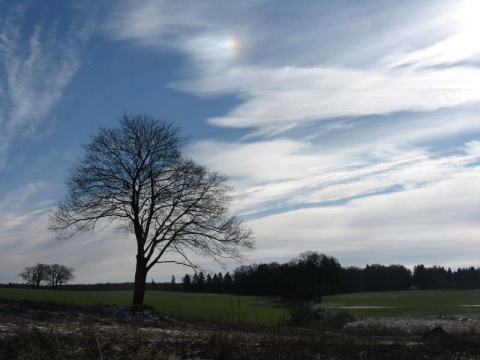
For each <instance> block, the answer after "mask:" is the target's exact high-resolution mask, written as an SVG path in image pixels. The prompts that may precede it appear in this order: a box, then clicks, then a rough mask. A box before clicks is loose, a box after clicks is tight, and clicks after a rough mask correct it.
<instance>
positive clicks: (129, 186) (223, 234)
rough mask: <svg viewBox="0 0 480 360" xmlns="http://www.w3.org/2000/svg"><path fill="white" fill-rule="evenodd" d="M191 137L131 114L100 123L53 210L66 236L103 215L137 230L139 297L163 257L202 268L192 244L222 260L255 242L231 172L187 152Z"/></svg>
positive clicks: (55, 226) (136, 299) (54, 225)
mask: <svg viewBox="0 0 480 360" xmlns="http://www.w3.org/2000/svg"><path fill="white" fill-rule="evenodd" d="M185 143H186V141H185V139H184V138H182V137H181V136H180V131H179V129H178V128H176V127H174V126H173V125H172V124H171V123H168V122H165V121H158V120H155V119H153V118H151V117H149V116H144V115H137V116H133V117H128V116H127V115H125V116H123V118H122V119H121V121H120V126H119V127H117V128H102V129H100V131H99V133H98V134H97V135H93V136H92V137H91V139H90V141H89V142H88V143H87V144H86V145H84V148H85V156H84V157H83V158H82V159H81V160H80V162H79V163H78V164H77V165H76V167H74V168H73V170H72V172H71V174H70V176H69V177H68V179H67V182H66V184H67V189H68V192H67V196H66V198H65V199H64V200H63V202H61V203H60V204H59V206H58V208H57V209H56V210H55V211H54V212H52V214H51V217H50V228H51V229H52V230H54V231H56V232H57V234H58V236H59V237H66V236H71V235H73V234H75V233H77V232H79V231H92V230H93V229H94V228H95V226H96V224H97V222H98V221H99V220H100V219H108V221H109V222H110V224H111V223H114V224H115V225H117V226H119V227H120V228H121V229H123V230H124V231H127V232H130V233H133V234H134V235H135V239H136V243H137V251H136V253H137V254H136V271H135V290H134V296H133V303H134V304H135V305H138V304H142V303H143V299H144V293H145V283H146V276H147V273H148V271H149V270H150V269H151V268H152V267H153V266H154V265H155V264H158V263H166V262H172V263H177V264H183V265H187V266H191V267H194V268H195V267H196V266H197V264H195V263H194V262H192V261H191V257H190V255H191V253H192V252H193V253H196V254H201V255H204V256H210V257H212V258H214V259H216V260H217V261H221V260H222V259H226V258H239V257H241V256H242V254H243V252H244V251H249V250H251V249H253V247H254V241H253V238H252V232H251V230H250V229H249V228H247V227H246V226H245V225H244V223H243V222H242V221H240V220H239V219H237V218H236V217H234V216H231V215H230V214H229V212H228V206H229V203H230V201H231V198H230V195H229V194H230V191H231V189H230V187H229V186H228V185H227V184H226V180H227V178H226V177H225V176H224V175H221V174H218V173H216V172H211V171H209V170H208V169H206V168H205V167H203V166H200V165H198V164H196V163H195V162H194V161H192V160H189V159H185V158H183V157H182V155H181V149H182V147H183V146H184V145H185ZM167 255H170V257H169V256H167Z"/></svg>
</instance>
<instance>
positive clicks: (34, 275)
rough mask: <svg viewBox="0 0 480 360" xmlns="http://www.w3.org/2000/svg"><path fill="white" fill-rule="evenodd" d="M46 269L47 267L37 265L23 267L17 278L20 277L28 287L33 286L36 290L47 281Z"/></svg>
mask: <svg viewBox="0 0 480 360" xmlns="http://www.w3.org/2000/svg"><path fill="white" fill-rule="evenodd" d="M48 268H49V266H48V265H46V264H40V263H38V264H37V265H33V266H27V267H25V268H24V269H23V271H22V272H21V273H19V274H18V276H21V277H22V279H23V280H25V281H26V282H27V284H28V285H31V286H34V287H36V288H37V289H38V288H39V287H40V283H41V282H42V281H44V280H47V274H48Z"/></svg>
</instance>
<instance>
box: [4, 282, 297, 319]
mask: <svg viewBox="0 0 480 360" xmlns="http://www.w3.org/2000/svg"><path fill="white" fill-rule="evenodd" d="M0 298H3V299H13V300H31V301H46V302H56V303H65V304H69V305H80V306H88V305H97V304H108V305H119V306H124V305H130V304H131V303H132V298H133V292H132V291H63V290H46V289H39V290H37V289H0ZM145 303H147V304H148V305H151V306H153V307H154V308H156V309H157V310H158V311H160V312H161V313H164V314H171V315H176V314H177V315H190V316H197V317H202V318H206V319H212V320H220V321H229V322H246V323H253V324H260V325H274V324H277V323H278V322H279V321H281V320H282V319H284V318H286V317H287V316H288V314H287V311H286V309H285V307H283V306H282V304H280V302H279V299H277V298H269V297H254V296H231V295H219V294H190V293H181V292H169V291H147V292H146V293H145Z"/></svg>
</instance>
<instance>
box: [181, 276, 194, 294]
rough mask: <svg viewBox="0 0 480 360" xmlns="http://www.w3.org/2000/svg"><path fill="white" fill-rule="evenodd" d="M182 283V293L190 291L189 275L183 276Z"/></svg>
mask: <svg viewBox="0 0 480 360" xmlns="http://www.w3.org/2000/svg"><path fill="white" fill-rule="evenodd" d="M182 282H183V291H185V292H190V291H192V282H191V280H190V275H188V274H185V276H184V277H183V280H182Z"/></svg>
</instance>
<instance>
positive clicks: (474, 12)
mask: <svg viewBox="0 0 480 360" xmlns="http://www.w3.org/2000/svg"><path fill="white" fill-rule="evenodd" d="M453 16H454V21H455V23H456V25H457V26H458V27H459V30H460V31H462V32H464V33H467V34H469V35H470V36H477V37H478V36H480V1H477V0H465V1H461V2H459V5H458V7H457V10H456V11H454V12H453ZM477 40H478V38H477Z"/></svg>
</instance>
